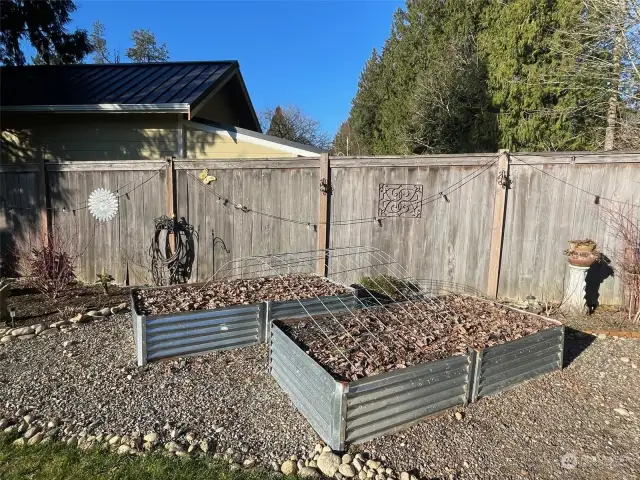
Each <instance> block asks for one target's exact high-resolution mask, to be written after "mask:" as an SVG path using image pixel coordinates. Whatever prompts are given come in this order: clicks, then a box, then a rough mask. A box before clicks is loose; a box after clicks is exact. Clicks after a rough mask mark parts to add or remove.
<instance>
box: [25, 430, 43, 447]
mask: <svg viewBox="0 0 640 480" xmlns="http://www.w3.org/2000/svg"><path fill="white" fill-rule="evenodd" d="M43 438H44V433H42V432H38V433H36V434H35V435H34V436H33V437H31V438H30V439H29V441H28V442H27V445H38V444H39V443H40V442H41V441H42V439H43Z"/></svg>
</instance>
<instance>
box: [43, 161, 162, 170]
mask: <svg viewBox="0 0 640 480" xmlns="http://www.w3.org/2000/svg"><path fill="white" fill-rule="evenodd" d="M45 165H46V169H47V171H50V172H87V171H89V172H96V171H101V172H104V171H111V172H113V171H131V170H159V169H160V168H162V167H163V166H165V165H167V161H166V160H121V161H108V160H96V161H65V162H46V163H45Z"/></svg>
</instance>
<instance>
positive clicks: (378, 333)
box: [203, 247, 467, 380]
mask: <svg viewBox="0 0 640 480" xmlns="http://www.w3.org/2000/svg"><path fill="white" fill-rule="evenodd" d="M329 264H330V265H329ZM318 266H324V267H326V268H327V271H328V272H329V274H328V278H327V279H326V285H325V288H324V289H323V294H321V295H318V293H317V291H318V289H317V282H318V280H319V279H320V277H319V276H318V275H316V273H315V272H316V271H317V269H318ZM329 267H330V268H329ZM215 277H216V279H217V280H222V281H233V280H238V279H243V280H246V279H251V278H256V277H277V278H280V279H282V280H283V282H282V284H283V285H284V288H286V289H288V295H287V296H288V298H290V299H292V300H293V301H296V300H297V301H298V303H299V305H300V307H301V308H302V310H303V311H304V312H305V315H304V316H303V318H302V319H300V318H298V319H296V320H295V321H287V320H284V321H283V322H282V325H281V328H283V329H285V330H286V331H287V332H288V334H289V335H291V336H292V337H294V338H295V339H296V340H297V341H298V342H299V343H301V344H303V345H304V346H305V349H307V351H308V352H309V353H310V354H312V355H313V356H314V358H315V359H316V360H317V361H319V362H320V363H321V364H323V365H324V366H325V367H328V368H329V370H330V371H332V373H334V374H335V375H336V376H337V377H340V378H345V379H348V380H353V379H357V378H362V377H365V376H370V375H372V374H375V373H380V372H384V371H388V370H393V369H396V368H404V367H406V366H409V365H412V364H416V363H421V362H422V361H423V359H424V358H425V355H426V356H428V357H429V359H434V358H444V357H446V356H449V355H450V354H451V348H450V346H449V347H446V346H445V345H444V344H443V339H446V337H447V335H446V333H447V332H449V331H450V330H451V329H452V328H455V325H456V324H457V322H458V319H459V315H457V313H456V312H455V311H454V310H452V308H451V305H450V304H449V302H448V300H449V299H450V298H451V297H454V296H455V297H457V296H458V295H456V294H457V292H456V291H455V290H458V288H457V287H456V285H455V284H453V285H449V284H448V283H447V282H434V281H417V280H416V279H414V278H412V276H411V275H410V274H409V273H408V272H407V270H406V269H405V268H404V267H403V266H402V265H400V264H399V263H398V262H396V261H395V260H394V259H393V258H392V257H391V256H390V255H389V254H387V253H385V252H383V251H381V250H379V249H377V248H372V247H343V248H333V249H329V250H316V251H307V252H296V253H280V254H270V255H260V256H252V257H248V258H241V259H237V260H232V261H230V262H228V263H227V264H225V265H224V266H222V267H221V268H220V269H219V270H218V271H217V272H216V275H215ZM450 287H454V288H450ZM203 288H205V287H203ZM348 291H351V292H352V293H353V295H354V297H355V299H356V301H355V302H348V301H346V300H343V299H342V298H343V297H341V295H343V294H345V293H346V292H348ZM308 299H315V303H316V304H319V305H320V306H321V307H320V309H317V308H316V309H315V310H314V313H313V314H312V313H311V312H309V311H308V310H307V308H306V307H305V302H304V301H305V300H308ZM318 310H320V312H319V313H318ZM445 347H446V348H445ZM438 349H439V350H441V352H436V351H435V350H438ZM454 350H457V352H458V353H461V354H462V353H466V350H467V347H466V345H463V346H460V347H455V348H454Z"/></svg>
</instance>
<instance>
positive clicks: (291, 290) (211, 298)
mask: <svg viewBox="0 0 640 480" xmlns="http://www.w3.org/2000/svg"><path fill="white" fill-rule="evenodd" d="M346 291H347V289H345V288H344V287H342V286H340V285H337V284H334V283H331V282H329V281H327V280H326V279H324V278H322V277H318V276H315V275H293V274H292V275H283V276H282V277H275V276H274V277H261V278H255V279H250V280H244V279H242V280H229V281H224V282H214V283H209V284H206V285H205V286H202V285H181V286H176V287H171V288H164V289H148V290H138V291H136V292H135V293H134V299H135V302H136V307H137V310H138V312H139V313H141V314H143V315H163V314H165V313H172V312H189V311H194V310H205V309H211V308H220V307H229V306H232V305H249V304H252V303H259V302H261V301H263V300H275V301H284V300H294V299H303V298H311V297H313V296H315V295H317V296H319V297H320V296H326V295H340V294H342V293H345V292H346Z"/></svg>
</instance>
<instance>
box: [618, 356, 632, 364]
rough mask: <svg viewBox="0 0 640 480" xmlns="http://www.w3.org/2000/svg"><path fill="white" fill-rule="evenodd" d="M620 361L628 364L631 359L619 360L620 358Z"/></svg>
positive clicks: (623, 358) (622, 358)
mask: <svg viewBox="0 0 640 480" xmlns="http://www.w3.org/2000/svg"><path fill="white" fill-rule="evenodd" d="M620 361H621V362H622V363H629V362H630V361H631V359H630V358H629V357H621V358H620Z"/></svg>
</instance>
